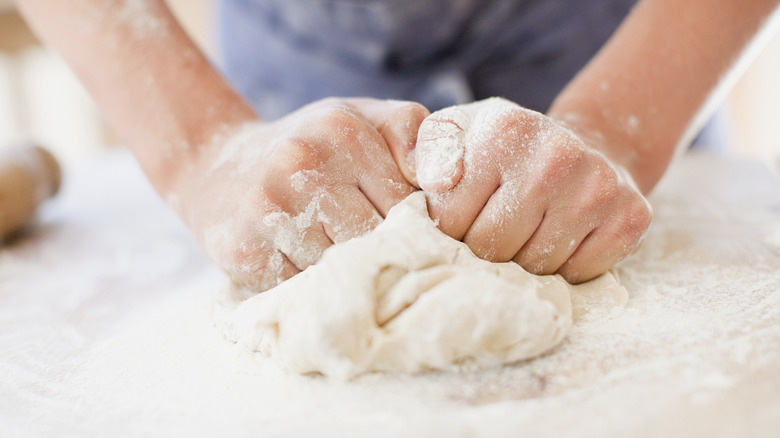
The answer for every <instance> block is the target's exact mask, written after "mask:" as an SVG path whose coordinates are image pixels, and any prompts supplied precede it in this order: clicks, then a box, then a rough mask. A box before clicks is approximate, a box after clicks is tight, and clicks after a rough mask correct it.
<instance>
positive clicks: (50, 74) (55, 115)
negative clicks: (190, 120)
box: [0, 0, 780, 175]
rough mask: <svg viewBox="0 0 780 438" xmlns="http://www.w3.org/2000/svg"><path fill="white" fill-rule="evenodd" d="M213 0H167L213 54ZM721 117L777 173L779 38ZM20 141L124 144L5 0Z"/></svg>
mask: <svg viewBox="0 0 780 438" xmlns="http://www.w3.org/2000/svg"><path fill="white" fill-rule="evenodd" d="M214 1H216V0H168V4H169V5H170V6H171V8H172V9H173V10H174V13H175V14H176V15H177V16H178V17H179V18H180V20H181V22H182V24H183V25H184V27H185V28H186V29H187V31H188V32H189V33H190V35H191V36H192V37H193V39H195V40H196V42H197V43H198V44H199V45H200V46H201V48H202V49H203V50H204V51H205V52H206V53H207V54H208V55H209V57H210V58H211V59H216V57H217V56H218V54H217V53H216V52H215V47H216V45H215V44H214V38H213V36H214V29H213V20H212V17H213V14H214V12H213V6H214V5H213V3H214ZM719 116H720V117H723V118H724V119H725V127H726V129H725V131H726V133H725V134H724V135H726V136H728V137H729V138H728V139H727V141H726V143H727V144H728V145H729V146H728V148H727V152H728V153H732V154H734V155H736V156H739V157H747V158H752V159H758V160H761V161H763V162H765V163H766V164H767V165H768V166H770V167H771V168H772V170H773V171H774V172H775V174H777V175H780V35H774V36H773V37H772V39H771V41H769V43H768V44H767V45H766V46H765V47H764V48H763V49H762V52H761V54H760V55H759V56H758V58H757V59H756V60H755V61H754V62H753V64H752V65H751V66H750V67H749V68H748V70H747V71H746V72H745V74H744V75H743V76H742V77H741V79H740V80H739V82H738V83H737V85H736V87H735V88H734V90H733V91H732V92H731V94H730V95H729V96H728V99H727V100H726V101H725V103H724V105H723V108H722V110H721V111H720V113H719ZM23 138H29V139H34V140H36V141H38V142H40V143H41V144H43V145H46V146H47V147H48V148H50V149H51V150H52V151H53V152H54V153H55V155H57V157H59V158H60V159H61V160H63V161H65V162H66V163H67V162H71V161H74V160H80V159H84V158H87V157H89V156H92V155H95V154H97V153H100V152H101V151H104V150H106V149H107V148H115V147H119V140H118V139H117V138H116V137H115V136H114V135H113V134H112V132H111V129H110V128H109V127H108V126H107V125H106V124H105V122H104V121H103V119H102V118H101V116H100V112H99V110H98V109H97V108H96V106H95V104H94V103H93V102H92V101H91V99H90V97H89V96H88V95H87V94H86V92H85V91H84V89H83V88H82V86H81V85H80V84H79V82H78V80H77V79H76V78H75V77H74V75H73V74H72V73H71V72H70V71H69V70H68V67H67V66H66V65H65V64H64V63H63V61H62V60H61V59H60V58H59V57H58V56H57V55H56V54H54V53H52V52H50V51H48V50H47V49H46V48H44V47H41V45H40V43H39V42H38V41H37V39H36V38H35V36H34V35H33V34H32V32H31V31H30V30H29V28H28V27H27V26H26V25H25V23H24V21H23V20H22V19H21V17H20V16H19V15H18V13H17V12H16V11H15V8H14V5H13V0H0V145H2V144H7V143H8V142H9V141H11V140H15V139H23Z"/></svg>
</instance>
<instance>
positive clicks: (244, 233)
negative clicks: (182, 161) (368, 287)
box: [168, 99, 428, 291]
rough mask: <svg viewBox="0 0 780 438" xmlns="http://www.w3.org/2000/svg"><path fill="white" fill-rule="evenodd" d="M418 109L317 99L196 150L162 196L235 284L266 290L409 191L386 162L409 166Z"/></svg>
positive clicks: (366, 225)
mask: <svg viewBox="0 0 780 438" xmlns="http://www.w3.org/2000/svg"><path fill="white" fill-rule="evenodd" d="M427 115H428V111H427V110H426V109H425V108H423V107H422V106H420V105H418V104H414V103H411V102H399V101H379V100H373V99H344V100H336V99H327V100H324V101H320V102H317V103H314V104H311V105H308V106H306V107H304V108H302V109H300V110H298V111H296V112H294V113H292V114H290V115H288V116H286V117H284V118H282V119H280V120H278V121H275V122H270V123H262V122H258V123H257V124H251V125H249V126H244V127H242V128H241V129H239V130H238V131H237V132H235V133H234V134H233V135H231V136H230V137H229V138H228V139H226V140H224V141H222V142H217V144H214V145H212V146H211V147H208V148H205V150H204V152H203V153H202V154H201V155H200V156H199V157H198V159H197V160H196V163H195V165H194V166H193V167H192V168H191V169H189V170H187V171H185V172H184V173H183V176H182V177H180V178H179V179H178V181H177V183H176V184H175V186H174V188H173V191H172V193H171V194H170V195H169V197H168V200H169V202H170V203H171V204H173V206H174V207H175V208H176V209H177V210H178V211H179V213H180V214H181V215H182V217H183V218H184V220H185V221H186V222H187V223H188V225H189V226H190V228H191V229H192V230H193V232H194V233H195V236H196V237H197V239H198V241H199V243H200V244H201V246H202V248H203V250H204V251H205V252H206V254H207V255H208V256H209V257H210V258H211V259H212V260H213V261H214V262H215V263H216V264H217V265H218V266H220V267H221V268H223V269H224V270H225V271H226V272H227V273H228V274H229V275H230V277H231V278H232V279H233V280H234V281H236V282H238V283H241V284H244V285H247V286H249V287H251V288H253V289H255V290H258V291H262V290H266V289H269V288H271V287H273V286H275V285H277V284H278V283H280V282H282V281H284V280H285V279H287V278H289V277H291V276H293V275H295V274H297V273H298V272H300V271H302V270H304V269H306V268H307V267H308V266H310V265H312V264H313V263H315V262H316V261H317V260H318V259H319V258H320V256H321V255H322V252H323V251H324V250H325V249H326V248H327V247H329V246H330V245H332V244H333V243H338V242H341V241H345V240H348V239H350V238H352V237H355V236H359V235H361V234H363V233H365V232H367V231H369V230H371V229H373V228H374V227H375V226H376V225H377V224H378V223H379V222H380V221H381V220H382V218H383V217H384V216H385V215H386V214H387V212H388V210H389V209H390V208H391V207H392V206H393V205H395V204H396V203H398V202H399V201H401V200H402V199H403V198H405V197H406V196H407V195H409V194H410V193H411V192H413V191H414V190H415V188H414V187H413V186H412V185H410V184H409V183H408V182H407V180H406V178H404V175H403V174H402V172H401V170H400V169H399V166H398V165H396V161H395V160H399V163H402V167H404V168H407V167H408V166H404V165H403V163H405V161H404V160H405V157H406V155H407V154H408V152H409V151H411V150H413V149H414V145H415V141H416V138H417V129H418V127H419V125H420V123H421V122H422V120H423V119H424V118H425V117H426V116H427ZM394 158H395V160H394ZM405 172H406V171H405Z"/></svg>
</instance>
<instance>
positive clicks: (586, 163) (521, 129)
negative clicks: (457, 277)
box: [415, 0, 779, 282]
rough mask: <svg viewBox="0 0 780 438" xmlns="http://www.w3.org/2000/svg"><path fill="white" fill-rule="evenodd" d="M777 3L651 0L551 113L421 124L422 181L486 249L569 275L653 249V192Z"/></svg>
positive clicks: (457, 111) (441, 213)
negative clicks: (646, 244)
mask: <svg viewBox="0 0 780 438" xmlns="http://www.w3.org/2000/svg"><path fill="white" fill-rule="evenodd" d="M778 3H779V2H778V0H755V1H748V2H746V1H742V0H690V1H679V0H642V1H640V2H639V3H638V5H637V6H636V7H635V9H634V10H633V11H632V13H631V14H630V15H629V17H628V18H627V19H626V20H625V22H624V23H623V24H622V25H621V27H620V28H619V29H618V31H617V32H616V33H615V35H614V36H613V37H612V38H611V39H610V40H609V42H608V43H607V44H606V45H605V46H604V47H603V48H602V49H601V51H600V52H599V53H598V54H597V55H596V56H595V57H594V58H593V59H592V60H591V62H590V63H589V64H588V65H587V66H586V67H585V68H584V69H583V70H582V71H581V72H580V73H579V74H578V75H577V76H576V77H575V78H574V79H573V80H572V82H571V83H570V84H569V85H568V86H567V87H566V88H565V89H564V90H563V91H562V92H561V93H560V95H559V96H558V98H557V99H556V101H555V102H554V103H553V105H552V108H551V109H550V111H549V112H548V114H547V115H543V114H539V113H536V112H533V111H529V110H527V109H524V108H521V107H520V106H518V105H516V104H513V103H511V102H507V101H503V100H500V99H489V100H486V101H482V102H477V103H473V104H468V105H462V106H460V107H453V108H449V109H445V110H442V111H440V112H436V113H434V114H432V115H431V116H430V117H429V118H428V119H427V120H426V121H425V122H424V123H423V124H422V126H421V127H420V133H419V138H418V143H417V149H416V152H415V154H416V155H415V158H416V169H415V170H416V174H417V181H418V182H419V184H420V187H422V188H423V189H424V190H425V191H427V192H428V193H429V194H430V196H429V211H430V213H431V216H432V217H433V218H434V219H437V220H438V223H439V227H440V228H441V229H442V231H444V232H445V233H447V234H449V235H450V236H452V237H455V238H457V239H462V240H463V241H464V242H466V243H467V244H468V245H469V246H470V247H471V249H472V250H473V251H474V252H475V253H476V254H477V255H479V256H481V257H483V258H486V259H489V260H492V261H497V262H504V261H508V260H514V261H515V262H517V263H519V264H520V265H521V266H523V267H524V268H525V269H527V270H528V271H530V272H534V273H537V274H551V273H559V274H561V275H563V276H564V278H566V279H567V280H569V281H571V282H581V281H584V280H587V279H590V278H593V277H595V276H596V275H599V274H601V273H603V272H604V271H606V270H607V269H609V268H610V267H611V266H612V265H614V264H615V263H617V262H618V261H620V260H622V259H623V258H625V257H626V256H628V255H629V254H631V253H632V252H633V251H635V250H636V249H637V248H639V246H640V245H641V243H642V241H643V239H644V236H645V233H646V231H647V229H648V227H649V225H650V221H651V218H652V209H651V208H650V205H649V204H648V203H647V201H646V199H645V198H644V196H643V194H646V193H648V192H649V191H650V190H651V189H652V188H653V186H654V185H655V184H656V183H657V182H658V180H659V179H660V178H661V176H662V175H663V173H664V171H665V170H666V168H667V166H668V165H669V162H670V161H671V159H672V156H673V155H674V153H675V151H676V150H679V149H680V146H681V145H685V144H686V143H687V142H689V141H690V139H691V137H692V134H693V133H695V132H696V131H697V130H698V129H699V128H700V127H701V125H702V122H703V121H704V120H705V119H706V117H707V116H709V115H710V113H711V111H712V104H713V103H716V102H717V101H718V98H719V97H721V95H722V94H723V93H724V92H725V91H726V90H727V89H728V87H729V85H730V83H731V82H732V80H733V79H732V78H733V77H734V76H735V74H734V73H735V72H737V71H738V68H736V67H735V65H737V64H738V62H737V61H738V59H739V58H740V56H741V55H742V54H743V53H746V48H747V47H749V46H750V42H751V41H755V40H756V35H757V34H758V33H759V31H760V30H761V29H762V28H765V29H770V28H771V26H768V25H767V24H766V23H767V21H768V17H770V16H772V14H773V12H774V11H776V10H777V9H778Z"/></svg>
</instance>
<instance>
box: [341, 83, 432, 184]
mask: <svg viewBox="0 0 780 438" xmlns="http://www.w3.org/2000/svg"><path fill="white" fill-rule="evenodd" d="M346 102H347V103H348V104H349V105H351V106H352V107H354V108H355V109H356V110H357V111H358V112H360V114H361V115H363V117H365V118H366V120H367V121H368V122H369V123H371V124H372V125H373V126H374V127H375V128H376V130H377V131H379V133H380V134H381V135H382V137H383V138H384V140H385V142H386V143H387V147H388V148H389V149H390V154H391V155H392V156H393V159H394V160H395V162H396V164H397V165H398V168H399V169H401V173H402V174H403V176H404V178H406V180H407V181H409V182H411V183H412V184H415V185H416V177H415V174H414V165H413V160H414V153H413V152H414V148H415V145H416V144H417V132H418V130H419V129H420V124H421V123H422V122H423V120H424V119H425V118H426V117H428V115H430V112H429V111H428V110H427V109H426V108H425V107H424V106H422V105H420V104H419V103H416V102H410V101H400V100H376V99H362V98H357V99H346Z"/></svg>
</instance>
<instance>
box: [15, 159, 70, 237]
mask: <svg viewBox="0 0 780 438" xmlns="http://www.w3.org/2000/svg"><path fill="white" fill-rule="evenodd" d="M60 180H61V173H60V166H59V165H58V164H57V161H56V160H55V159H54V157H53V156H52V155H51V154H50V153H49V152H48V151H46V150H44V149H43V148H40V147H38V146H33V145H29V144H25V145H20V146H12V147H2V148H0V242H1V241H2V240H3V239H5V238H6V237H8V236H9V235H11V234H13V233H14V232H16V231H18V230H20V229H21V228H22V227H24V225H26V224H27V223H28V222H30V221H31V220H32V218H33V217H34V216H35V209H36V208H37V207H38V205H40V204H41V203H42V202H43V201H45V200H46V199H48V198H50V197H52V196H54V194H55V193H57V190H59V188H60Z"/></svg>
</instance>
